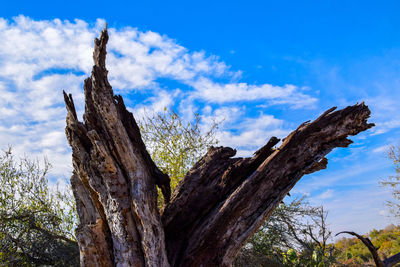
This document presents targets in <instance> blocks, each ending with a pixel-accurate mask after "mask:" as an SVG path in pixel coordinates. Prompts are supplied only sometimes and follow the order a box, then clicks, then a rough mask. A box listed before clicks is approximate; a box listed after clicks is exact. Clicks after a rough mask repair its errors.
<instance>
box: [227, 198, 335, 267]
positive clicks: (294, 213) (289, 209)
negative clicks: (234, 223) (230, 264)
mask: <svg viewBox="0 0 400 267" xmlns="http://www.w3.org/2000/svg"><path fill="white" fill-rule="evenodd" d="M326 216H327V213H326V212H324V209H323V208H322V207H311V206H309V205H308V204H307V203H306V202H305V201H304V198H301V199H295V200H293V201H292V202H290V203H289V204H285V203H281V204H280V205H279V206H278V207H277V208H276V209H275V210H274V211H273V213H272V215H271V216H270V217H269V218H268V219H267V220H266V221H265V222H264V224H263V225H262V226H261V227H260V229H259V230H258V231H257V233H255V234H254V236H253V237H251V238H250V241H249V242H248V243H247V244H246V246H244V247H243V249H242V250H241V252H240V253H239V255H238V256H237V257H236V259H235V266H238V267H239V266H287V265H289V266H319V265H318V264H321V265H323V266H329V265H330V264H331V263H333V262H334V260H335V259H334V257H333V246H332V245H329V244H327V241H328V238H330V236H331V232H330V231H329V229H328V228H327V225H326Z"/></svg>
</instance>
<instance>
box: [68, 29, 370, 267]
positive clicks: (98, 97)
mask: <svg viewBox="0 0 400 267" xmlns="http://www.w3.org/2000/svg"><path fill="white" fill-rule="evenodd" d="M107 40H108V34H107V29H104V30H103V31H102V33H101V36H100V38H99V39H95V48H94V53H93V58H94V64H95V65H94V66H93V70H92V75H91V77H90V78H87V79H86V80H85V83H84V91H85V114H84V117H83V123H82V122H79V121H78V118H77V115H76V111H75V107H74V102H73V100H72V96H71V95H66V94H65V93H64V97H65V102H66V106H67V110H68V115H67V127H66V135H67V138H68V141H69V143H70V145H71V147H72V152H73V153H72V157H73V165H74V173H73V175H72V178H71V184H72V188H73V192H74V196H75V199H76V202H77V210H78V214H79V227H78V229H77V230H76V233H77V239H78V243H79V247H80V253H81V265H82V266H229V265H230V264H231V262H232V261H233V259H234V257H235V255H236V254H237V253H238V251H239V250H240V248H241V247H242V246H243V245H244V244H245V242H246V240H247V239H248V238H249V237H250V236H251V235H252V234H253V233H254V232H255V231H256V230H257V228H258V227H259V226H260V225H261V224H262V222H263V221H264V220H265V219H266V218H267V217H268V216H269V215H270V214H271V212H272V211H273V210H274V209H275V208H276V206H277V205H278V204H279V203H280V201H281V200H282V199H283V198H284V196H285V195H286V194H287V193H288V192H289V191H290V189H291V188H292V187H293V186H294V185H295V184H296V182H297V181H298V180H299V179H300V178H301V177H302V176H303V175H304V174H308V173H312V172H315V171H318V170H321V169H324V168H326V165H327V160H326V158H325V157H324V156H325V155H326V154H328V153H329V152H330V151H331V150H332V149H333V148H335V147H347V146H348V145H349V144H350V143H351V141H350V140H349V139H347V136H348V135H356V134H358V133H359V132H361V131H364V130H366V129H368V128H370V127H372V126H373V124H370V123H367V118H368V117H369V115H370V111H369V109H368V107H367V106H365V105H364V104H363V103H362V104H357V105H354V106H350V107H347V108H345V109H343V110H339V111H335V112H334V110H335V108H332V109H330V110H328V111H326V112H325V113H324V114H322V115H321V116H320V117H319V118H318V119H316V120H315V121H313V122H306V123H303V124H302V125H300V126H299V127H298V128H297V129H296V130H295V131H294V132H292V133H291V134H290V135H289V136H288V137H286V138H285V139H284V140H283V142H282V144H281V146H280V147H279V148H276V149H275V148H274V146H275V145H276V144H277V143H278V142H279V139H277V138H276V137H272V138H271V139H270V140H269V142H268V143H267V144H266V145H265V146H264V147H262V148H260V149H259V150H258V151H256V152H255V154H254V156H253V157H252V158H233V156H234V155H235V153H236V151H235V150H234V149H232V148H229V147H211V148H210V149H209V150H208V152H207V153H206V155H205V156H204V157H203V158H202V159H201V160H200V161H199V162H197V163H196V164H195V165H194V166H193V168H192V169H191V170H190V171H189V172H188V174H187V175H186V176H185V178H184V179H183V180H182V181H181V183H180V184H179V186H178V188H177V189H176V190H175V192H174V193H173V195H172V198H171V200H170V201H169V203H167V204H166V205H165V207H164V209H163V211H162V212H159V210H158V209H157V205H156V199H157V191H156V185H157V186H159V187H160V188H161V189H162V192H163V194H164V196H165V199H167V200H169V197H170V187H169V178H168V176H167V175H165V174H163V173H162V172H161V171H160V170H159V169H158V168H157V167H156V166H155V164H154V163H153V161H152V160H151V158H150V156H149V154H148V152H147V151H146V148H145V145H144V143H143V141H142V139H141V136H140V132H139V129H138V126H137V124H136V122H135V119H134V118H133V116H132V114H131V113H130V112H128V111H127V110H126V108H125V105H124V102H123V100H122V98H121V96H115V95H114V94H113V90H112V88H111V86H110V84H109V83H108V80H107V70H106V67H105V58H106V43H107Z"/></svg>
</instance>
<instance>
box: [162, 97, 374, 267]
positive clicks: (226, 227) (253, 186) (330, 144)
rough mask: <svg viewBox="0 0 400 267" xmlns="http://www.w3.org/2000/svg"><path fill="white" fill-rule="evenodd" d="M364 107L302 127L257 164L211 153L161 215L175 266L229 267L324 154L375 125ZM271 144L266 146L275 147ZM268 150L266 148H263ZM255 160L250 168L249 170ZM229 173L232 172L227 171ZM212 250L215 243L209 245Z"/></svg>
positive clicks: (230, 152)
mask: <svg viewBox="0 0 400 267" xmlns="http://www.w3.org/2000/svg"><path fill="white" fill-rule="evenodd" d="M369 115H370V111H369V110H368V108H367V106H365V105H364V104H363V103H362V104H359V105H355V106H351V107H347V108H345V109H343V110H339V111H336V112H333V109H331V110H329V112H326V113H324V114H323V115H321V116H320V117H319V118H318V119H317V120H315V121H314V122H311V123H304V124H302V125H301V126H299V128H297V129H296V130H295V131H294V132H292V133H291V134H290V135H289V136H288V137H286V138H285V139H284V141H283V143H282V145H281V146H280V147H279V148H278V149H276V150H274V151H272V149H271V148H272V146H271V147H269V151H268V153H265V154H264V155H263V156H264V157H262V158H260V160H257V159H258V157H259V154H256V155H255V156H254V157H253V158H252V159H232V158H230V157H232V156H233V155H234V153H235V151H234V150H232V149H230V148H223V147H220V148H212V149H210V150H209V151H208V153H207V155H206V156H205V157H204V158H203V159H202V160H200V162H199V163H198V164H196V165H195V166H194V167H193V169H192V170H191V171H190V172H189V173H188V175H187V176H186V177H185V178H184V179H183V181H182V183H181V184H180V185H179V187H178V188H177V191H176V192H175V193H174V194H173V197H172V200H171V203H169V204H168V205H167V207H166V208H165V211H164V214H163V222H164V227H165V234H166V242H167V249H168V257H169V259H170V263H171V264H172V265H173V266H201V265H204V266H229V265H230V264H231V262H232V260H233V258H234V257H235V255H236V254H237V253H238V251H239V249H240V248H241V247H242V246H243V245H244V244H245V242H246V240H247V239H248V238H249V237H250V236H251V235H252V234H253V233H254V231H256V230H257V229H258V227H259V226H260V225H261V224H262V222H263V221H264V220H265V219H266V218H267V217H268V215H269V214H270V213H271V212H272V211H273V209H274V208H276V206H277V205H278V204H279V203H280V201H281V200H282V199H283V198H284V196H285V195H286V194H287V193H288V192H289V191H290V189H291V188H292V187H293V186H294V185H295V183H296V182H297V181H298V180H299V179H300V178H301V177H302V176H303V175H304V174H305V173H310V172H314V171H316V170H319V169H321V168H324V167H325V166H326V164H327V160H326V158H324V156H325V155H326V154H328V153H329V152H330V151H331V150H332V149H333V148H335V147H346V146H348V145H349V144H350V143H351V141H350V140H349V139H347V136H348V135H355V134H357V133H359V132H360V131H364V130H366V129H368V128H370V127H372V126H373V124H368V123H367V118H368V117H369ZM276 143H277V139H271V140H270V142H269V144H273V145H274V144H276ZM267 146H268V145H267ZM247 162H254V164H246V163H247ZM232 170H234V171H232ZM210 244H212V245H210Z"/></svg>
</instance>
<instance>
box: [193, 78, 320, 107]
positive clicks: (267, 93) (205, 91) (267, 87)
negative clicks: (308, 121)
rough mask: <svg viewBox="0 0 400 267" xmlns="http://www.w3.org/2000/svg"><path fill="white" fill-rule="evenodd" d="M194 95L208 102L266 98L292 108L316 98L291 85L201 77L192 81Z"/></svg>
mask: <svg viewBox="0 0 400 267" xmlns="http://www.w3.org/2000/svg"><path fill="white" fill-rule="evenodd" d="M192 86H193V87H194V88H195V89H196V90H197V92H196V94H195V95H196V96H197V97H198V98H201V99H204V100H206V101H209V102H214V103H220V104H221V103H226V102H237V101H254V100H268V102H269V103H270V104H288V105H290V106H292V107H294V108H300V107H306V106H310V105H313V104H315V102H316V101H317V99H316V98H313V97H310V96H308V95H305V94H303V93H302V92H301V91H300V90H299V88H298V87H296V86H293V85H285V86H283V87H281V86H274V85H271V84H262V85H254V84H247V83H226V84H221V83H216V82H213V81H212V80H210V79H207V78H202V79H198V80H197V81H194V82H193V83H192Z"/></svg>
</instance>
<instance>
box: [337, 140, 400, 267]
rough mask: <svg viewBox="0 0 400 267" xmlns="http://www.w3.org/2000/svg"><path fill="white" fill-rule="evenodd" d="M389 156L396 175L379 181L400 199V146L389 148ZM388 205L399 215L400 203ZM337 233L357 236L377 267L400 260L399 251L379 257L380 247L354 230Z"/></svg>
mask: <svg viewBox="0 0 400 267" xmlns="http://www.w3.org/2000/svg"><path fill="white" fill-rule="evenodd" d="M388 155H389V158H390V159H391V160H392V161H393V164H394V166H395V170H396V175H395V176H390V177H389V178H388V179H387V180H384V181H382V182H381V184H382V185H383V186H387V187H390V188H391V189H392V190H393V192H392V195H393V197H394V199H395V200H397V201H398V200H400V190H399V187H400V147H399V148H397V149H396V148H395V147H393V146H392V147H391V148H390V150H389V153H388ZM387 204H388V206H389V207H390V209H391V212H392V214H393V215H394V216H395V217H399V216H400V204H399V203H398V202H394V201H388V203H387ZM339 234H349V235H353V236H355V237H357V238H358V239H359V240H360V241H361V242H362V243H363V244H364V245H365V246H366V248H367V249H368V251H369V252H370V254H371V256H372V258H373V260H374V262H375V265H376V266H378V267H391V266H394V265H396V264H397V263H399V262H400V252H399V253H397V254H395V255H392V256H391V257H389V258H385V259H383V260H382V259H381V256H380V255H379V252H378V250H379V248H380V247H375V246H374V245H373V244H372V242H371V240H370V239H369V238H368V237H363V236H362V235H359V234H357V233H355V232H349V231H343V232H340V233H338V234H336V235H339Z"/></svg>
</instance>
